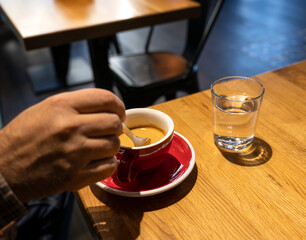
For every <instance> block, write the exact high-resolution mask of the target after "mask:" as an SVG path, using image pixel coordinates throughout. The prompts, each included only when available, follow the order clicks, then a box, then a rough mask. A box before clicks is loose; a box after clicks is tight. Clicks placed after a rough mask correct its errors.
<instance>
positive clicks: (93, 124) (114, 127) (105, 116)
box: [79, 113, 122, 137]
mask: <svg viewBox="0 0 306 240" xmlns="http://www.w3.org/2000/svg"><path fill="white" fill-rule="evenodd" d="M79 120H80V121H81V127H80V131H81V132H82V134H83V135H85V136H87V137H100V136H106V135H116V136H119V135H120V134H121V133H122V122H121V120H120V118H119V116H118V115H116V114H114V113H96V114H82V115H80V116H79Z"/></svg>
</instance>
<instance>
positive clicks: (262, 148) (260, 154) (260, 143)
mask: <svg viewBox="0 0 306 240" xmlns="http://www.w3.org/2000/svg"><path fill="white" fill-rule="evenodd" d="M218 149H219V151H220V152H221V153H222V155H223V156H224V157H225V158H226V159H227V160H228V161H230V162H232V163H235V164H238V165H241V166H247V167H253V166H259V165H262V164H264V163H266V162H267V161H269V160H270V158H271V157H272V148H271V147H270V145H269V144H268V143H267V142H265V141H264V140H262V139H260V138H257V137H255V138H254V142H253V143H252V145H251V146H250V147H248V148H246V149H245V150H243V151H241V152H228V151H225V150H223V149H221V148H220V147H218Z"/></svg>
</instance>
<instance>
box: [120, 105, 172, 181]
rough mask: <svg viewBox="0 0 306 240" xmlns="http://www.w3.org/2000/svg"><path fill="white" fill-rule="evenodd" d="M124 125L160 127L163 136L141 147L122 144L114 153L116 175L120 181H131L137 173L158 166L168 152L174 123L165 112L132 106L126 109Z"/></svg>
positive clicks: (131, 126)
mask: <svg viewBox="0 0 306 240" xmlns="http://www.w3.org/2000/svg"><path fill="white" fill-rule="evenodd" d="M124 123H125V125H126V126H127V127H128V128H130V129H133V128H135V127H143V126H152V127H156V128H159V129H161V130H162V131H163V132H164V133H165V136H164V137H163V138H162V139H160V140H159V141H157V142H155V143H152V144H149V145H146V146H141V147H127V146H122V145H121V147H120V150H119V152H118V154H117V155H116V157H117V160H118V168H117V176H118V179H119V180H120V181H121V182H124V183H133V182H134V181H135V179H136V177H137V176H138V175H139V174H145V173H148V172H151V171H153V170H155V169H156V168H157V167H159V166H160V165H161V164H162V162H163V160H164V159H165V158H162V157H160V156H161V155H162V154H165V153H167V152H168V150H169V148H170V145H171V141H172V138H173V134H174V123H173V121H172V119H171V118H170V117H169V116H168V115H167V114H165V113H163V112H161V111H158V110H154V109H149V108H134V109H129V110H127V111H126V120H125V122H124Z"/></svg>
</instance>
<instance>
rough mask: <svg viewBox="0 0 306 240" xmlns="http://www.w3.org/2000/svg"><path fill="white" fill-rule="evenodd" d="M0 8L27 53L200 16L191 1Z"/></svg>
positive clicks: (32, 3) (11, 0) (40, 2)
mask: <svg viewBox="0 0 306 240" xmlns="http://www.w3.org/2000/svg"><path fill="white" fill-rule="evenodd" d="M0 6H1V10H2V12H3V13H4V14H5V15H6V16H7V22H8V23H9V24H10V25H11V26H12V27H13V28H14V30H15V32H16V33H17V35H18V36H19V38H20V39H21V41H22V42H23V43H24V45H25V47H26V49H28V50H29V49H34V48H40V47H49V46H54V45H60V44H65V43H69V42H73V41H79V40H83V39H92V38H97V37H103V36H107V35H113V34H115V33H117V32H119V31H125V30H129V29H134V28H139V27H144V26H149V25H153V24H160V23H165V22H171V21H176V20H182V19H186V18H192V17H197V16H199V15H200V6H199V4H198V3H197V2H194V1H190V0H176V1H173V0H171V1H164V0H154V1H143V0H111V1H109V0H99V1H95V0H74V1H71V0H27V1H23V0H0Z"/></svg>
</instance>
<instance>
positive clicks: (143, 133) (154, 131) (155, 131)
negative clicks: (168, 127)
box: [119, 126, 166, 147]
mask: <svg viewBox="0 0 306 240" xmlns="http://www.w3.org/2000/svg"><path fill="white" fill-rule="evenodd" d="M130 130H131V131H132V132H133V133H134V134H135V135H136V136H138V137H141V138H146V137H147V138H150V139H151V141H150V144H153V143H155V142H158V141H159V140H161V139H162V138H163V137H164V136H165V135H166V133H165V132H164V131H163V130H162V129H160V128H158V127H155V126H140V127H135V128H131V129H130ZM119 138H120V145H121V146H125V147H135V145H134V143H133V142H132V140H131V139H130V138H129V137H128V136H127V135H126V134H124V133H122V134H121V135H120V137H119Z"/></svg>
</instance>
